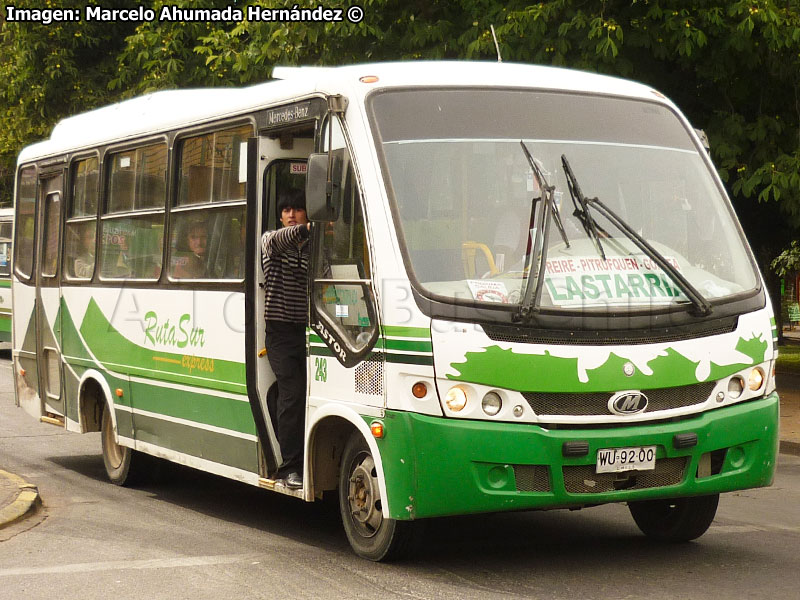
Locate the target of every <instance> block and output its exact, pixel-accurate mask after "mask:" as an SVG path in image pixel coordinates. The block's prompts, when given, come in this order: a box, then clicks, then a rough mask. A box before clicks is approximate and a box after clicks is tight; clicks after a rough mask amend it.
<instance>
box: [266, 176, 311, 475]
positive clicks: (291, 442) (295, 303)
mask: <svg viewBox="0 0 800 600" xmlns="http://www.w3.org/2000/svg"><path fill="white" fill-rule="evenodd" d="M278 211H279V213H280V221H281V225H282V227H281V228H280V229H278V230H276V231H267V232H265V233H264V235H263V237H262V238H261V266H262V269H263V271H264V289H265V292H266V294H265V298H266V300H265V303H264V320H265V322H266V338H265V339H266V347H267V358H268V359H269V364H270V366H271V367H272V371H273V372H274V373H275V377H276V378H277V382H276V383H277V386H278V394H277V402H276V414H275V420H276V422H275V429H276V433H277V436H278V442H279V443H280V447H281V455H282V456H283V464H282V465H281V466H280V468H279V469H278V473H277V474H276V478H277V479H282V480H284V483H285V485H286V487H289V488H292V489H298V488H302V487H303V434H304V429H305V403H306V341H305V340H306V335H305V332H306V323H307V321H308V261H309V254H310V251H309V246H310V244H309V243H308V240H309V236H310V231H311V224H310V223H309V222H308V218H307V217H306V208H305V197H304V195H303V193H302V192H300V191H298V190H291V191H286V192H285V193H284V194H283V195H281V196H279V198H278Z"/></svg>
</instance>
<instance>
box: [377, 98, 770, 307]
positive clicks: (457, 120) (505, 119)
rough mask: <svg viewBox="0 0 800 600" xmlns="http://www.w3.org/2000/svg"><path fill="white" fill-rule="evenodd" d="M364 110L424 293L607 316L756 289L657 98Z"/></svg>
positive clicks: (702, 169) (729, 222)
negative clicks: (605, 311)
mask: <svg viewBox="0 0 800 600" xmlns="http://www.w3.org/2000/svg"><path fill="white" fill-rule="evenodd" d="M370 110H371V116H372V121H373V126H374V127H375V129H376V130H377V134H378V151H379V153H380V154H381V159H382V163H383V165H384V178H385V181H386V184H387V187H388V188H389V193H390V198H391V201H392V202H393V203H394V206H393V210H394V214H395V216H396V218H397V221H398V223H397V226H398V235H399V237H400V239H401V242H402V245H403V246H404V249H405V257H406V262H407V265H408V267H409V270H410V274H411V276H412V279H413V280H415V281H416V283H417V284H418V285H419V287H420V288H421V291H422V292H423V293H425V294H428V295H430V296H432V297H436V298H437V299H439V300H443V301H446V302H454V303H459V302H467V303H470V304H474V303H476V302H477V303H481V304H482V305H485V306H486V307H487V308H488V307H491V306H495V307H497V308H501V307H500V306H499V305H506V306H504V307H503V308H505V309H512V308H514V307H515V306H516V307H519V306H520V305H521V304H523V303H525V302H526V298H527V301H528V302H529V303H531V304H535V305H537V306H540V307H544V308H547V309H553V310H558V309H561V310H567V311H570V310H572V311H574V310H583V309H587V308H588V309H597V310H603V309H608V310H613V311H615V312H616V311H619V310H626V309H631V310H637V311H638V310H647V309H650V308H652V309H659V310H663V309H665V308H670V307H674V308H680V309H681V310H684V309H687V307H688V308H692V307H693V306H694V307H697V306H698V305H703V306H706V307H707V306H708V305H709V304H707V303H715V302H719V301H721V300H723V299H725V298H727V297H731V296H735V295H739V294H743V293H746V292H748V291H751V290H754V289H755V288H756V286H757V281H758V280H757V277H756V272H755V268H754V266H753V263H752V261H751V259H750V256H749V254H748V251H747V249H746V246H745V243H744V240H743V238H742V235H741V233H740V230H739V228H738V226H737V225H736V222H735V219H734V217H733V215H732V213H731V211H730V209H729V207H728V204H727V202H726V200H725V198H724V196H723V195H722V193H721V191H720V189H719V188H718V187H717V185H716V184H715V182H714V179H713V178H712V176H711V173H710V172H709V169H708V167H707V163H706V162H705V161H704V159H703V156H702V155H701V152H703V151H702V149H699V148H697V147H696V146H695V145H694V143H693V142H692V138H691V137H690V136H689V134H688V132H687V130H686V128H685V126H684V125H683V124H682V122H681V121H680V120H679V118H678V117H677V116H676V115H675V114H674V113H673V112H672V111H671V110H670V109H669V108H667V107H665V106H663V105H662V104H658V103H656V102H647V101H641V100H631V99H623V98H616V97H604V96H593V95H586V94H569V93H562V92H541V91H524V90H486V89H439V90H415V89H406V90H400V91H389V92H382V93H377V94H375V95H374V96H372V97H371V99H370ZM526 150H527V151H526ZM565 171H566V172H567V173H566V174H565ZM568 175H569V176H568ZM578 183H579V186H578V187H579V190H576V189H575V188H576V185H577V184H578ZM576 191H579V195H580V196H583V201H581V199H580V198H579V197H578V198H576ZM595 199H596V200H598V201H599V202H597V203H595V202H593V200H595ZM587 207H588V208H587ZM600 207H604V208H606V209H607V210H600ZM609 215H612V217H613V218H612V217H609ZM624 229H627V232H626V231H624ZM640 240H644V241H645V242H646V245H647V246H649V247H650V249H651V250H650V251H645V250H644V249H643V246H642V244H641V243H640ZM543 255H544V256H543ZM656 258H657V260H656ZM664 261H667V262H668V263H669V264H668V265H664ZM659 263H660V265H659ZM662 267H664V268H662ZM529 278H530V279H533V280H535V281H531V282H530V284H529V281H528V279H529ZM539 279H541V282H539V281H538V280H539ZM676 280H677V281H676ZM681 280H683V285H681V284H680V281H681ZM682 288H685V289H682ZM530 289H536V291H537V297H536V298H535V299H531V298H529V296H531V294H530V291H529V290H530ZM509 305H510V306H509Z"/></svg>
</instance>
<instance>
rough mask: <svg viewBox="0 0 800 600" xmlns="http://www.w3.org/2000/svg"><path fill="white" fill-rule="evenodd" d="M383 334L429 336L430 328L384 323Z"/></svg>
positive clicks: (415, 336)
mask: <svg viewBox="0 0 800 600" xmlns="http://www.w3.org/2000/svg"><path fill="white" fill-rule="evenodd" d="M383 334H384V335H389V336H394V337H413V338H430V337H431V330H430V329H429V328H427V327H401V326H399V325H384V326H383Z"/></svg>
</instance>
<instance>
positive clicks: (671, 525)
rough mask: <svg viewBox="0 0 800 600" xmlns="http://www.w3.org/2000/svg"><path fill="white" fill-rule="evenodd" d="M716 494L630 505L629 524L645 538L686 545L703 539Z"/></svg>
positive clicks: (711, 515) (714, 513) (712, 511)
mask: <svg viewBox="0 0 800 600" xmlns="http://www.w3.org/2000/svg"><path fill="white" fill-rule="evenodd" d="M718 504H719V494H712V495H711V496H696V497H693V498H673V499H669V500H643V501H641V502H631V503H629V504H628V508H629V509H630V511H631V515H632V516H633V520H634V521H636V525H638V527H639V529H641V530H642V533H644V534H645V535H646V536H647V537H651V538H653V539H656V540H660V541H665V542H688V541H690V540H694V539H696V538H699V537H700V536H701V535H703V534H704V533H705V532H706V531H707V530H708V528H709V527H710V526H711V523H712V521H713V520H714V516H715V515H716V514H717V505H718Z"/></svg>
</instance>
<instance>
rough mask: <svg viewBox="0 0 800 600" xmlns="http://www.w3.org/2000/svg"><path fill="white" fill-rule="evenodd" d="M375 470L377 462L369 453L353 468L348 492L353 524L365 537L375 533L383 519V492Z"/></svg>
mask: <svg viewBox="0 0 800 600" xmlns="http://www.w3.org/2000/svg"><path fill="white" fill-rule="evenodd" d="M374 472H375V462H374V461H373V460H372V457H371V456H369V455H367V456H365V457H364V458H363V459H362V460H361V462H360V463H358V464H357V465H356V467H355V468H354V469H353V472H352V474H351V475H350V480H349V490H348V494H347V498H348V501H349V503H350V514H351V515H352V518H353V524H354V525H355V526H356V527H357V528H358V529H359V530H360V532H361V534H362V535H363V536H365V537H370V536H373V535H375V533H376V532H377V531H378V529H379V528H380V525H381V522H382V521H383V513H382V512H381V493H380V488H379V487H378V478H377V476H375V475H373V473H374Z"/></svg>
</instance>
